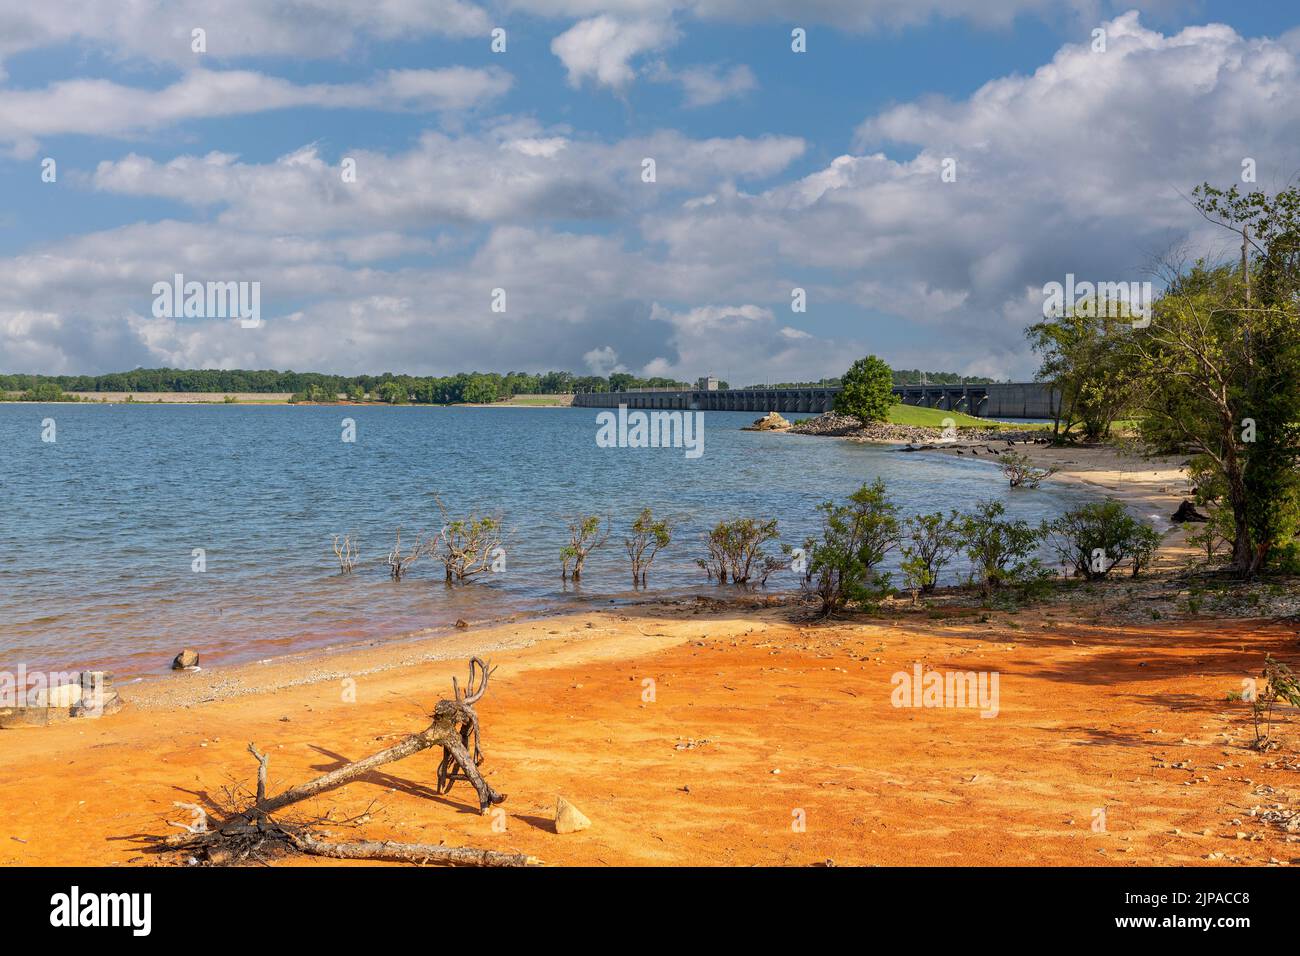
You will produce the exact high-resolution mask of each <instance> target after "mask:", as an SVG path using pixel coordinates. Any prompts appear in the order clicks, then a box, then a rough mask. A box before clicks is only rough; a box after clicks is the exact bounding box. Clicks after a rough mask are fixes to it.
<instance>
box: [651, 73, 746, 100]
mask: <svg viewBox="0 0 1300 956" xmlns="http://www.w3.org/2000/svg"><path fill="white" fill-rule="evenodd" d="M654 78H655V79H656V80H659V81H661V82H665V83H676V84H678V85H680V86H681V88H682V92H683V93H684V94H685V100H684V102H685V105H686V106H688V107H700V106H712V105H714V104H715V103H721V102H722V101H723V100H728V99H731V98H732V97H735V96H740V95H742V94H744V93H748V92H749V91H751V90H754V89H757V88H758V80H757V79H756V78H755V76H754V71H753V70H751V69H750V68H749V67H748V66H745V65H744V64H740V65H737V66H733V67H731V68H730V69H727V68H724V67H722V66H719V65H716V64H715V65H710V66H693V67H687V68H686V69H683V70H679V71H676V72H674V71H672V70H670V69H668V67H667V66H663V67H661V68H660V69H659V70H658V71H657V72H656V73H655V75H654Z"/></svg>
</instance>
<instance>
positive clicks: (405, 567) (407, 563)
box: [339, 528, 425, 581]
mask: <svg viewBox="0 0 1300 956" xmlns="http://www.w3.org/2000/svg"><path fill="white" fill-rule="evenodd" d="M424 552H425V545H424V543H423V542H421V541H420V538H419V537H418V536H417V537H416V539H415V547H413V548H411V549H410V551H408V552H406V553H405V554H403V553H402V529H401V528H398V529H397V544H396V545H395V546H394V547H393V550H392V551H389V552H388V574H389V576H390V577H392V579H393V580H394V581H400V580H402V578H403V577H404V576H405V575H406V572H407V571H409V570H410V569H411V565H413V564H414V563H415V562H416V561H418V560H420V556H421V555H422V554H424ZM342 560H343V559H342V558H340V559H339V561H340V565H341V564H342ZM348 570H351V569H350V568H349V569H348Z"/></svg>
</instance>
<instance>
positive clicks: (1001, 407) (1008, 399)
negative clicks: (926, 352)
mask: <svg viewBox="0 0 1300 956" xmlns="http://www.w3.org/2000/svg"><path fill="white" fill-rule="evenodd" d="M839 391H840V389H839V386H825V387H822V386H802V387H797V388H723V389H701V388H694V389H668V388H665V389H658V388H653V389H634V390H631V391H626V392H580V393H578V394H576V395H574V396H573V404H574V405H575V406H578V407H580V408H617V407H618V406H619V405H626V406H627V407H628V408H667V409H672V408H678V409H691V410H698V411H719V412H780V413H781V414H782V415H789V414H796V415H797V414H811V415H820V414H821V413H822V412H829V411H830V410H831V409H832V408H833V407H834V405H835V396H836V395H838V394H839ZM894 396H895V397H896V398H897V399H898V401H899V402H901V403H902V404H904V405H921V406H924V407H926V408H938V409H943V410H944V411H952V412H964V413H965V414H967V415H975V416H977V417H979V418H997V419H1003V418H1051V417H1053V416H1054V415H1055V414H1056V408H1057V406H1058V405H1059V402H1060V396H1059V395H1058V394H1057V392H1056V390H1055V389H1053V388H1051V387H1050V386H1049V385H1045V384H1043V383H1042V382H1002V383H995V384H991V385H895V386H894Z"/></svg>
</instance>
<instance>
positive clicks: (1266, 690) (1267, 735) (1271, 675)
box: [1251, 656, 1300, 750]
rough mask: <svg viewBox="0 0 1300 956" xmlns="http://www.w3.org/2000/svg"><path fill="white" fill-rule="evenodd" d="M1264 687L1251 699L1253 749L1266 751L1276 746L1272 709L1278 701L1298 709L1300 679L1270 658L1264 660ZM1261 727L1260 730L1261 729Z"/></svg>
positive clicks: (1289, 669) (1299, 702) (1299, 703)
mask: <svg viewBox="0 0 1300 956" xmlns="http://www.w3.org/2000/svg"><path fill="white" fill-rule="evenodd" d="M1263 677H1264V687H1263V689H1262V690H1260V691H1258V692H1257V693H1256V694H1255V695H1254V697H1253V698H1252V699H1251V712H1252V716H1253V717H1254V719H1255V747H1256V749H1259V750H1268V749H1271V748H1272V747H1274V746H1276V741H1274V740H1273V739H1272V735H1273V708H1274V706H1276V704H1277V702H1278V701H1279V700H1281V701H1285V702H1286V703H1288V704H1290V705H1291V706H1292V707H1300V678H1297V677H1296V675H1295V673H1294V672H1293V671H1292V670H1291V668H1289V667H1287V665H1286V664H1284V663H1282V662H1281V661H1277V660H1274V659H1273V658H1272V656H1268V657H1265V658H1264V673H1263ZM1261 725H1262V728H1261Z"/></svg>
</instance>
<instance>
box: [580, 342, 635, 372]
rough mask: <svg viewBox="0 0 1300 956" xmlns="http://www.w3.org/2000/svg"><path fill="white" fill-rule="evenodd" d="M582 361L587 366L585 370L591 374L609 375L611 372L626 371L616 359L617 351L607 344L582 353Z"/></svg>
mask: <svg viewBox="0 0 1300 956" xmlns="http://www.w3.org/2000/svg"><path fill="white" fill-rule="evenodd" d="M582 363H583V364H584V365H585V366H587V370H588V371H589V372H591V374H592V375H609V374H610V373H611V372H626V371H627V368H626V367H625V366H624V365H623V364H622V363H620V362H619V360H618V352H616V351H615V350H614V349H613V348H611V347H610V346H608V345H602V346H601V347H600V348H597V349H592V350H591V351H590V352H586V353H584V354H583V356H582Z"/></svg>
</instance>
